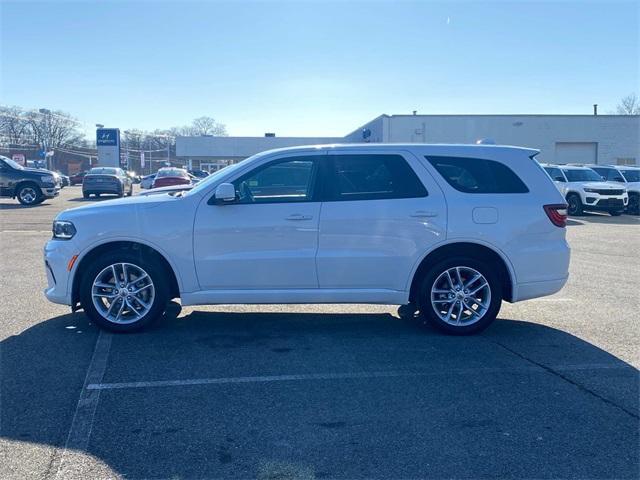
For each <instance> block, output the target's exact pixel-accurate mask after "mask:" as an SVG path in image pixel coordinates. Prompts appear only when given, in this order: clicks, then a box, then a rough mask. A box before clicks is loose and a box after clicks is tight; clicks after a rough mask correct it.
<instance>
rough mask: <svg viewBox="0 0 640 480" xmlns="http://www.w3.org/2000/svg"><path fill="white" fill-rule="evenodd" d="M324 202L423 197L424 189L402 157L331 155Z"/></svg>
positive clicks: (425, 190)
mask: <svg viewBox="0 0 640 480" xmlns="http://www.w3.org/2000/svg"><path fill="white" fill-rule="evenodd" d="M328 163H329V172H328V178H327V179H326V181H325V182H324V184H325V195H324V197H325V199H326V200H327V201H349V200H376V199H390V198H417V197H426V196H427V189H426V188H425V187H424V185H423V184H422V182H421V181H420V179H419V178H418V176H417V175H416V173H415V172H414V171H413V169H412V168H411V166H410V165H409V164H408V163H407V161H406V160H405V159H404V158H403V157H402V156H401V155H330V156H329V162H328Z"/></svg>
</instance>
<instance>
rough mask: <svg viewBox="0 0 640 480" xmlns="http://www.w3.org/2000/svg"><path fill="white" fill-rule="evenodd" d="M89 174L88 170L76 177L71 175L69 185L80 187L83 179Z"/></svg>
mask: <svg viewBox="0 0 640 480" xmlns="http://www.w3.org/2000/svg"><path fill="white" fill-rule="evenodd" d="M87 173H89V172H88V171H87V170H84V171H82V172H78V173H76V174H74V175H71V176H70V177H69V183H70V184H71V185H80V184H81V183H82V179H83V178H84V176H85V175H86V174H87Z"/></svg>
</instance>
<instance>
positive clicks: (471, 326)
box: [416, 256, 502, 335]
mask: <svg viewBox="0 0 640 480" xmlns="http://www.w3.org/2000/svg"><path fill="white" fill-rule="evenodd" d="M454 267H466V268H471V269H473V270H476V271H477V272H478V273H480V274H482V275H483V276H484V278H485V279H486V281H487V283H488V286H489V291H490V295H491V299H490V301H489V306H488V308H487V309H486V312H485V313H484V315H482V316H481V318H480V319H478V320H474V321H473V323H467V324H462V325H452V324H450V323H447V322H446V321H444V320H443V319H441V318H440V317H439V316H438V314H437V313H436V311H435V309H434V307H433V304H432V303H431V289H432V287H433V286H434V283H436V280H437V279H438V277H440V275H441V274H443V273H444V272H446V271H447V270H448V269H450V268H454ZM463 280H464V279H463ZM416 300H417V305H418V310H419V311H420V316H421V320H422V322H423V323H428V324H430V325H432V326H433V327H435V328H437V329H438V330H440V331H442V332H444V333H447V334H450V335H472V334H474V333H478V332H481V331H482V330H484V329H485V328H487V327H488V326H489V325H491V323H492V322H493V321H494V320H495V319H496V317H497V316H498V312H499V311H500V306H501V304H502V282H501V279H500V275H499V273H498V268H496V265H492V264H490V263H487V262H485V261H483V260H478V259H475V258H472V257H462V256H460V257H452V258H448V259H446V260H442V261H440V262H438V263H437V264H436V265H434V266H433V267H432V268H431V269H430V270H429V271H428V272H427V273H426V274H425V275H424V277H423V279H422V282H421V284H420V288H419V291H418V295H417V299H416ZM465 311H468V309H465ZM470 318H473V317H470Z"/></svg>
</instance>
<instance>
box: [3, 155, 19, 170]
mask: <svg viewBox="0 0 640 480" xmlns="http://www.w3.org/2000/svg"><path fill="white" fill-rule="evenodd" d="M0 158H2V161H4V163H6V164H7V165H9V166H10V167H11V168H15V169H16V170H24V167H23V166H22V165H20V164H19V163H16V162H14V161H13V160H11V159H10V158H7V157H1V156H0Z"/></svg>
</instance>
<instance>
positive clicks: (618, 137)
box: [176, 115, 640, 170]
mask: <svg viewBox="0 0 640 480" xmlns="http://www.w3.org/2000/svg"><path fill="white" fill-rule="evenodd" d="M480 140H483V141H485V142H492V143H496V144H500V145H519V146H523V147H530V148H535V149H538V150H540V155H539V156H538V159H539V160H540V161H543V162H547V163H598V164H618V165H638V164H639V163H640V116H638V115H380V116H379V117H377V118H374V119H373V120H371V121H370V122H368V123H366V124H364V125H362V126H361V127H358V128H357V129H355V130H354V131H353V132H351V133H349V134H347V135H345V136H344V137H277V136H275V135H274V134H265V136H264V137H210V136H204V137H178V139H177V140H176V154H177V156H178V157H180V158H181V159H183V160H185V161H186V162H188V163H189V164H190V165H192V167H193V168H204V169H207V170H216V169H218V168H220V167H221V166H224V165H228V164H229V163H235V162H237V161H239V160H242V159H244V158H247V157H249V156H251V155H253V154H255V153H258V152H262V151H264V150H269V149H272V148H281V147H289V146H297V145H314V144H327V143H362V142H367V143H476V142H478V141H480Z"/></svg>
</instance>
